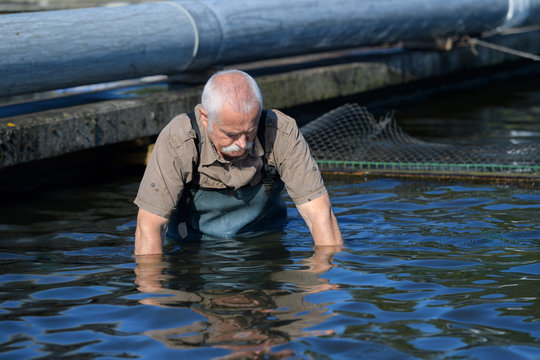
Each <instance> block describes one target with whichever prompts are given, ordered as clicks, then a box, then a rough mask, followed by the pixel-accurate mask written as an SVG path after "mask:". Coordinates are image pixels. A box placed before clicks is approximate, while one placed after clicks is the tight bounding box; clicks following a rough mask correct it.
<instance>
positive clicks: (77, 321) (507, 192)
mask: <svg viewBox="0 0 540 360" xmlns="http://www.w3.org/2000/svg"><path fill="white" fill-rule="evenodd" d="M410 111H411V113H414V111H412V110H410ZM535 111H536V110H535ZM530 112H532V110H531V111H529V113H530ZM533 113H534V112H533ZM536 121H537V120H536ZM496 128H497V127H496ZM497 129H498V128H497ZM497 133H498V134H500V131H497ZM139 176H140V174H136V176H134V177H131V176H126V177H123V178H122V179H120V180H119V181H112V180H111V181H108V182H104V183H99V184H94V185H91V186H82V185H81V186H74V187H71V188H65V189H58V190H50V191H47V192H45V191H42V192H37V193H34V194H33V196H32V197H31V198H29V197H26V198H23V199H19V200H17V201H15V200H10V201H3V203H2V207H1V209H0V319H1V322H0V358H5V359H22V358H24V359H27V358H55V359H57V358H76V359H80V358H85V359H91V358H152V359H165V358H181V359H198V358H200V359H207V358H230V359H232V358H261V359H262V358H264V359H277V358H295V359H299V358H302V359H351V358H365V359H392V358H398V359H407V358H411V359H414V358H416V359H435V358H436V359H440V358H444V359H465V358H466V359H489V360H492V359H494V358H497V359H499V358H500V359H533V358H538V357H539V356H540V355H539V354H540V350H539V347H540V302H539V301H538V295H539V289H540V287H539V280H540V260H539V259H540V247H539V244H540V221H539V218H540V190H539V189H538V187H537V186H535V185H534V184H533V185H532V186H530V187H518V186H515V185H496V184H472V183H463V182H460V183H458V182H438V181H431V180H430V181H423V180H404V179H393V178H381V179H374V178H370V179H365V178H361V177H352V176H351V177H327V178H326V183H327V185H328V188H329V191H330V193H331V197H332V200H333V205H334V209H335V212H336V215H337V217H338V220H339V222H340V225H341V229H342V232H343V235H344V238H345V247H344V248H343V249H341V250H340V251H337V252H336V253H335V254H333V253H332V252H330V251H324V250H317V251H313V250H312V240H311V237H310V235H309V232H308V230H307V228H306V227H305V225H304V223H303V222H302V220H301V219H300V216H299V214H298V212H297V211H296V209H295V208H294V207H292V204H291V203H290V201H289V218H290V221H289V224H288V226H287V228H286V230H284V231H283V232H280V233H274V234H269V235H265V236H259V237H253V238H234V239H221V240H219V239H215V240H205V241H202V242H199V243H185V244H181V245H178V244H174V243H171V244H168V246H167V250H168V253H167V255H165V256H147V257H139V258H137V259H135V258H133V257H132V251H133V233H134V230H135V213H136V208H135V206H134V205H133V204H132V200H133V197H134V195H135V193H136V190H137V187H138V180H139Z"/></svg>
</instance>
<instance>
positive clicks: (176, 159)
mask: <svg viewBox="0 0 540 360" xmlns="http://www.w3.org/2000/svg"><path fill="white" fill-rule="evenodd" d="M186 121H187V122H188V124H186ZM194 138H195V134H194V132H193V130H192V129H191V127H190V126H189V118H188V117H187V116H185V115H180V116H177V117H176V118H174V119H173V120H172V121H171V122H170V123H169V124H168V125H167V126H166V127H165V128H164V129H163V130H162V131H161V133H160V134H159V136H158V138H157V140H156V143H155V145H154V149H153V151H152V154H151V156H150V160H149V162H148V165H147V166H146V170H145V172H144V175H143V178H142V180H141V183H140V185H139V191H138V193H137V197H136V198H135V201H134V202H135V204H137V205H138V206H139V207H140V208H141V209H144V210H146V211H148V212H151V213H152V214H155V215H159V216H161V217H164V218H169V217H170V215H171V213H172V211H173V210H174V209H175V208H176V205H177V203H178V200H179V199H180V196H181V195H182V191H183V190H184V188H185V185H186V184H187V183H189V182H190V181H191V179H192V178H193V166H194V165H193V164H194V163H195V159H196V156H197V149H196V145H195V142H194V141H193V139H194Z"/></svg>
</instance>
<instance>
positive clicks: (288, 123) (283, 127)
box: [266, 109, 297, 134]
mask: <svg viewBox="0 0 540 360" xmlns="http://www.w3.org/2000/svg"><path fill="white" fill-rule="evenodd" d="M296 128H297V124H296V120H294V119H293V118H292V117H290V116H287V115H285V114H284V113H283V112H281V111H279V110H276V109H271V110H267V112H266V129H267V130H268V129H274V130H278V131H279V132H283V133H285V134H290V133H291V132H292V131H293V130H295V129H296Z"/></svg>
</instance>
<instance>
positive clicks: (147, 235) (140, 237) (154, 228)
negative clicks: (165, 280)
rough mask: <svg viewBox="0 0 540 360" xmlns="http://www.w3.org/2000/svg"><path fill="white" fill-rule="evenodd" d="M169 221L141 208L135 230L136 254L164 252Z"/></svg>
mask: <svg viewBox="0 0 540 360" xmlns="http://www.w3.org/2000/svg"><path fill="white" fill-rule="evenodd" d="M168 222H169V221H168V220H167V219H165V218H162V217H161V216H158V215H154V214H152V213H150V212H148V211H146V210H143V209H139V214H138V215H137V229H136V230H135V255H150V254H162V253H163V238H164V237H165V232H166V231H167V223H168Z"/></svg>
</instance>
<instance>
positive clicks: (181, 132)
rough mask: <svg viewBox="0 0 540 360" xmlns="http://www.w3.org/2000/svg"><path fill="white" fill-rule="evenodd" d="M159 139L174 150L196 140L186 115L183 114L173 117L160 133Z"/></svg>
mask: <svg viewBox="0 0 540 360" xmlns="http://www.w3.org/2000/svg"><path fill="white" fill-rule="evenodd" d="M160 137H163V141H167V142H168V143H169V144H171V146H173V147H174V148H178V147H181V146H182V145H183V144H184V143H186V142H187V141H189V140H191V139H196V138H197V134H196V132H195V130H194V129H193V126H192V125H191V121H190V119H189V116H188V114H186V113H183V114H179V115H177V116H175V117H174V118H173V119H172V120H171V121H170V122H169V123H168V124H167V125H166V126H165V127H164V128H163V130H162V131H161V134H160Z"/></svg>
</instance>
